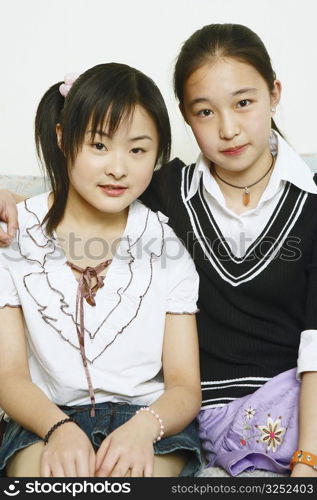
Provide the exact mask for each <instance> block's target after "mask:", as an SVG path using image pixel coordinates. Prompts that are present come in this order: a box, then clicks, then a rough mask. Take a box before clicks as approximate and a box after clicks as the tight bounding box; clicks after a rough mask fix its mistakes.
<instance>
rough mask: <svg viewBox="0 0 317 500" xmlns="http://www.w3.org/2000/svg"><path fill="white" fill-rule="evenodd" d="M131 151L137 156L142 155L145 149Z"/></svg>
mask: <svg viewBox="0 0 317 500" xmlns="http://www.w3.org/2000/svg"><path fill="white" fill-rule="evenodd" d="M131 151H132V153H133V154H135V155H139V154H141V153H144V152H145V149H143V148H133V149H131Z"/></svg>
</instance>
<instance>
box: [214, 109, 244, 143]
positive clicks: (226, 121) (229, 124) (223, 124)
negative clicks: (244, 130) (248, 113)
mask: <svg viewBox="0 0 317 500" xmlns="http://www.w3.org/2000/svg"><path fill="white" fill-rule="evenodd" d="M239 133H240V126H239V123H238V121H237V118H236V116H234V114H233V113H226V114H223V115H222V116H221V118H220V123H219V136H220V138H221V139H226V140H228V139H233V137H235V136H236V135H238V134H239Z"/></svg>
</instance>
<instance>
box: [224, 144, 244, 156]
mask: <svg viewBox="0 0 317 500" xmlns="http://www.w3.org/2000/svg"><path fill="white" fill-rule="evenodd" d="M247 147H248V145H247V144H244V145H243V146H237V147H236V148H229V149H224V150H223V151H222V153H224V154H225V155H229V156H235V155H239V154H240V153H242V152H243V151H245V149H246V148H247Z"/></svg>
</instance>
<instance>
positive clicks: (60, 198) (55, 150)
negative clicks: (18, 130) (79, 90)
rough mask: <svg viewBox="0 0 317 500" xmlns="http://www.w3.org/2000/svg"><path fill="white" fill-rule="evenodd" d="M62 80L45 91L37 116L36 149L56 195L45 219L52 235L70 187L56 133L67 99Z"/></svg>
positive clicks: (62, 211)
mask: <svg viewBox="0 0 317 500" xmlns="http://www.w3.org/2000/svg"><path fill="white" fill-rule="evenodd" d="M61 83H62V82H60V83H57V84H55V85H53V86H52V87H51V88H50V89H49V90H48V91H47V92H46V93H45V94H44V96H43V97H42V99H41V101H40V104H39V106H38V108H37V112H36V117H35V144H36V151H37V154H38V157H39V159H40V161H41V163H42V166H43V168H44V170H45V173H46V175H47V176H48V178H49V180H50V184H51V187H52V191H53V195H54V201H53V204H52V206H51V208H50V210H49V211H48V213H47V214H46V216H45V218H44V220H43V224H46V231H47V233H48V234H49V235H52V233H53V230H54V229H55V228H56V226H57V225H58V224H59V222H60V221H61V219H62V217H63V215H64V211H65V207H66V201H67V195H68V188H69V178H68V171H67V161H66V158H65V156H64V154H63V152H62V150H61V149H60V147H59V146H58V143H57V136H56V125H57V124H58V123H60V122H61V117H62V111H63V107H64V102H65V98H64V97H63V96H62V95H61V93H60V91H59V86H60V84H61Z"/></svg>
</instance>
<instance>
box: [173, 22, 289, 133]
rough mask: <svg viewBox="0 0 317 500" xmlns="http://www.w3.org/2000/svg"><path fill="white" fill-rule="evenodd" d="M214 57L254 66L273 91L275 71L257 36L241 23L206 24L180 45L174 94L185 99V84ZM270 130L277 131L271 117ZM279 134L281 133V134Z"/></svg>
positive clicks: (180, 100) (180, 98)
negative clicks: (229, 58)
mask: <svg viewBox="0 0 317 500" xmlns="http://www.w3.org/2000/svg"><path fill="white" fill-rule="evenodd" d="M214 57H231V58H233V59H238V60H239V61H241V62H245V63H247V64H250V65H251V66H253V67H254V68H255V69H256V70H257V71H258V72H259V73H260V75H261V76H262V77H263V78H264V80H265V81H266V83H267V86H268V89H269V90H270V91H271V90H273V85H274V80H275V79H276V75H275V72H274V70H273V68H272V63H271V59H270V56H269V54H268V52H267V50H266V48H265V46H264V44H263V42H262V40H261V39H260V38H259V36H258V35H257V34H256V33H254V32H253V31H252V30H251V29H250V28H247V27H246V26H243V25H242V24H209V25H207V26H204V27H203V28H201V29H199V30H198V31H196V32H195V33H193V34H192V35H191V36H190V37H189V38H188V39H187V40H186V41H185V42H184V44H183V46H182V48H181V51H180V53H179V55H178V57H177V61H176V65H175V71H174V92H175V95H176V97H177V98H178V100H179V102H180V103H181V104H182V103H183V99H184V85H185V83H186V81H187V80H188V78H189V77H190V75H191V74H192V73H193V72H194V71H195V70H196V69H198V68H199V67H201V66H202V65H204V64H205V63H206V62H209V61H211V60H212V59H213V58H214ZM271 126H272V128H273V129H274V130H276V131H277V132H279V133H280V134H281V132H280V131H279V129H278V127H277V125H276V123H275V122H274V120H273V118H272V124H271ZM281 135H282V134H281Z"/></svg>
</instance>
